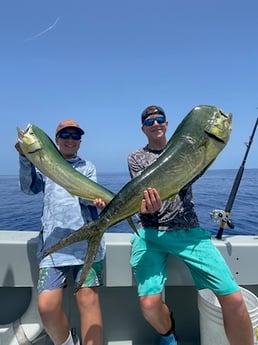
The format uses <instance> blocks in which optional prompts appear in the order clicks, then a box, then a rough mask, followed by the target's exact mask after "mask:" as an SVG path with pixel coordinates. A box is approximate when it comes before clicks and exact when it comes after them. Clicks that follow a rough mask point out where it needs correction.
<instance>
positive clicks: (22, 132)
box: [16, 124, 31, 142]
mask: <svg viewBox="0 0 258 345" xmlns="http://www.w3.org/2000/svg"><path fill="white" fill-rule="evenodd" d="M30 128H31V124H28V125H27V127H26V129H25V130H23V129H21V128H19V127H16V129H17V133H18V140H19V142H22V140H23V138H24V135H25V134H26V133H27V132H29V130H30Z"/></svg>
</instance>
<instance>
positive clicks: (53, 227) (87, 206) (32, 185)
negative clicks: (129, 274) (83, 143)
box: [19, 155, 106, 268]
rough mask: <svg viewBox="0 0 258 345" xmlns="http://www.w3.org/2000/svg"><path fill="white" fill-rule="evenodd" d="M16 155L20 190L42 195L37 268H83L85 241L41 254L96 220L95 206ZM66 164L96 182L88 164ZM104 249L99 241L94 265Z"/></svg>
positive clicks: (83, 161) (71, 162)
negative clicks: (48, 253)
mask: <svg viewBox="0 0 258 345" xmlns="http://www.w3.org/2000/svg"><path fill="white" fill-rule="evenodd" d="M19 156H20V158H19V162H20V169H19V176H20V187H21V190H22V191H23V192H24V193H26V194H37V193H40V192H43V193H44V202H43V210H42V217H41V230H40V233H39V240H38V249H37V257H38V261H39V267H40V268H42V267H59V266H73V265H82V264H83V263H84V261H85V256H86V251H87V242H86V241H80V242H76V243H73V244H71V245H69V246H67V247H65V248H62V249H60V250H59V251H57V252H54V253H53V254H51V255H48V256H47V257H45V258H44V259H42V255H43V253H44V251H45V250H46V249H47V248H49V247H51V246H52V245H53V244H55V243H57V242H58V241H59V240H61V239H63V238H65V237H66V236H68V235H70V234H71V233H73V232H74V231H76V230H78V229H79V228H80V227H81V226H82V225H84V224H85V223H89V222H91V221H92V220H94V219H96V218H97V217H98V211H97V209H96V207H95V206H93V205H92V203H91V202H89V201H86V200H83V199H81V198H79V197H77V196H72V195H71V194H70V193H69V192H67V191H66V190H65V189H64V188H63V187H61V186H59V185H58V184H56V183H55V182H53V181H52V180H51V179H49V178H48V177H46V176H44V175H43V174H41V173H40V172H39V171H38V170H37V169H36V168H35V167H34V165H33V164H32V163H31V162H30V161H29V160H28V159H27V158H26V157H24V156H22V155H19ZM67 161H68V163H69V164H71V166H72V167H73V168H75V169H76V170H78V171H79V172H80V173H82V174H83V175H85V176H87V177H88V178H90V179H92V180H93V181H95V182H97V178H96V168H95V166H94V164H92V163H91V162H90V161H86V160H82V159H81V158H80V157H76V158H74V159H70V160H67ZM105 250H106V248H105V241H104V239H103V238H102V240H101V243H100V246H99V249H98V252H97V254H96V257H95V262H97V261H100V260H103V258H104V256H105Z"/></svg>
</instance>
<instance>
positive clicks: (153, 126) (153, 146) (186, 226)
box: [128, 105, 253, 345]
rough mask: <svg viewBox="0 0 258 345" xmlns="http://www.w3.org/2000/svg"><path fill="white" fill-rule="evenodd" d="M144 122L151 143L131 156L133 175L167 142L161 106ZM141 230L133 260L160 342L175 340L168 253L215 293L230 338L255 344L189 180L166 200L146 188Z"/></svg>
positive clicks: (134, 243) (143, 304)
mask: <svg viewBox="0 0 258 345" xmlns="http://www.w3.org/2000/svg"><path fill="white" fill-rule="evenodd" d="M141 122H142V127H141V128H142V131H143V133H144V134H145V135H146V137H147V140H148V143H147V145H146V146H145V147H143V148H140V149H138V150H136V151H135V152H133V153H131V154H129V156H128V167H129V172H130V175H131V177H132V178H134V177H136V176H137V175H139V174H141V172H142V171H143V170H144V168H146V167H147V166H148V165H149V164H151V163H152V162H154V161H155V160H156V159H157V158H158V157H159V155H160V154H161V153H162V151H163V150H164V148H165V146H166V144H167V139H166V131H167V127H168V121H167V119H166V114H165V112H164V110H163V109H162V108H161V107H159V106H156V105H152V106H149V107H147V108H146V109H145V110H144V111H143V112H142V114H141ZM150 187H151V186H150ZM138 233H139V236H138V235H136V234H133V236H132V240H131V242H132V254H131V260H130V263H131V266H132V268H133V271H134V275H135V279H136V282H137V285H138V295H139V300H140V305H141V310H142V313H143V316H144V317H145V319H146V320H147V321H148V322H149V323H150V324H151V325H152V326H153V327H154V328H155V329H156V331H157V332H158V333H159V334H160V345H176V344H177V339H176V335H175V323H174V319H173V317H172V314H171V313H170V311H169V308H168V306H167V305H166V304H165V303H164V301H162V290H163V288H164V285H165V282H166V280H167V274H166V265H167V259H168V254H173V255H177V256H178V257H179V258H181V259H182V260H183V261H184V262H185V263H186V264H187V266H188V268H189V269H190V272H191V274H192V277H193V279H194V282H195V284H196V287H197V289H203V288H209V289H211V290H212V291H213V292H214V293H215V294H216V296H217V298H218V300H219V302H220V304H221V306H222V313H223V318H224V326H225V331H226V334H227V337H228V340H229V343H230V344H231V345H243V344H245V345H253V335H252V324H251V321H250V317H249V314H248V311H247V309H246V306H245V303H244V300H243V297H242V294H241V291H240V289H239V286H238V285H237V283H236V282H235V280H234V278H233V276H232V273H231V272H230V270H229V268H228V266H227V264H226V262H225V261H224V259H223V257H222V255H221V254H220V252H219V251H218V250H217V248H216V247H215V246H214V245H213V243H212V241H211V234H210V232H209V231H207V230H205V229H202V228H201V227H200V226H199V221H198V217H197V215H196V213H195V210H194V204H193V198H192V188H191V185H188V186H185V187H184V188H183V189H182V190H181V191H180V192H179V193H178V195H177V196H176V198H175V199H174V200H173V201H169V200H165V201H163V202H162V201H161V200H160V197H159V194H158V191H157V190H156V189H153V188H148V189H147V190H146V191H145V192H144V196H143V201H142V204H141V209H140V213H139V229H138ZM208 254H209V255H208ZM214 263H216V264H214ZM182 310H184V308H182Z"/></svg>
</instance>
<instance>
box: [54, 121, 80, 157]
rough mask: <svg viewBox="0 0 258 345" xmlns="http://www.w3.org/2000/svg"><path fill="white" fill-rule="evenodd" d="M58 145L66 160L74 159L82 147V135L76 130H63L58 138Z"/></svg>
mask: <svg viewBox="0 0 258 345" xmlns="http://www.w3.org/2000/svg"><path fill="white" fill-rule="evenodd" d="M56 143H57V145H58V146H59V150H60V152H61V153H62V155H63V156H64V158H68V159H69V158H74V157H76V155H77V151H78V150H79V148H80V145H81V135H80V133H79V132H78V131H77V130H76V129H73V128H69V129H68V128H67V129H63V130H62V131H61V132H60V133H59V134H58V136H57V137H56Z"/></svg>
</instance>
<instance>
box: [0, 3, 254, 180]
mask: <svg viewBox="0 0 258 345" xmlns="http://www.w3.org/2000/svg"><path fill="white" fill-rule="evenodd" d="M257 13H258V2H257V0H245V1H243V0H239V1H235V0H226V1H225V0H194V1H193V0H159V1H157V0H155V1H154V0H130V1H121V0H110V1H106V0H101V1H86V0H77V1H66V0H44V1H36V0H23V1H20V0H3V1H2V2H1V11H0V46H1V53H0V90H1V92H0V113H1V121H2V132H1V145H0V159H1V162H2V164H1V167H0V175H3V174H17V173H18V156H17V153H16V151H15V149H14V144H15V142H16V139H17V133H16V127H17V126H18V127H20V128H23V129H24V128H25V127H26V126H27V124H28V123H32V124H35V125H37V126H38V127H40V128H41V129H43V130H44V131H45V132H46V133H47V134H48V135H49V136H51V137H52V138H53V136H54V131H55V127H56V125H57V123H58V122H59V121H60V120H63V119H66V118H73V119H75V120H77V121H78V122H79V123H80V125H81V126H82V127H83V128H84V129H85V131H86V135H85V136H84V138H83V142H82V145H81V150H80V155H81V156H82V157H84V158H88V159H90V160H91V161H93V162H94V163H95V164H96V166H97V170H98V171H99V172H121V171H127V155H128V153H129V152H131V151H132V150H135V149H136V148H138V147H141V146H143V145H145V143H146V138H145V136H144V135H143V133H142V132H141V128H140V113H141V111H142V110H143V109H144V108H145V107H146V106H147V105H150V104H158V105H161V106H162V107H163V108H164V109H165V111H166V113H167V116H168V120H169V131H168V137H169V136H170V135H171V134H172V133H173V131H174V130H175V128H176V126H177V125H178V124H179V123H180V121H181V120H182V119H183V117H184V116H185V115H186V114H187V113H188V112H189V111H190V110H191V109H192V108H193V107H195V106H196V105H200V104H210V105H215V106H218V107H220V108H222V109H223V110H224V111H225V112H231V113H233V131H232V134H231V138H230V141H229V143H228V145H227V146H226V148H225V149H224V151H223V152H222V153H221V154H220V155H219V156H218V158H217V160H216V161H215V163H214V164H213V165H212V169H224V168H226V169H228V168H233V169H238V168H239V166H240V164H241V162H242V159H243V156H244V153H245V150H246V146H245V142H247V141H248V140H249V137H250V135H251V132H252V129H253V126H254V123H255V121H256V118H257V115H258V110H257V107H258V73H257V72H258V44H257V42H258V41H257V38H258V25H257V20H258V19H257ZM257 152H258V131H257V134H256V136H255V137H254V141H253V145H252V147H251V150H250V153H249V156H248V160H247V162H246V168H258V159H257Z"/></svg>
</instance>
